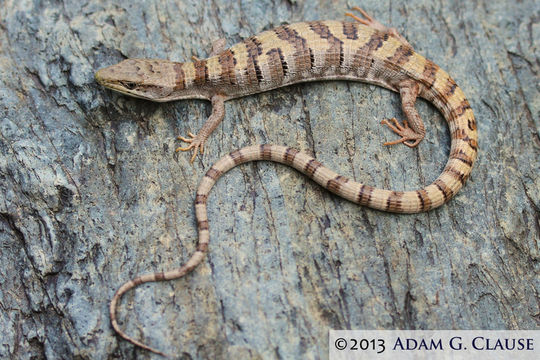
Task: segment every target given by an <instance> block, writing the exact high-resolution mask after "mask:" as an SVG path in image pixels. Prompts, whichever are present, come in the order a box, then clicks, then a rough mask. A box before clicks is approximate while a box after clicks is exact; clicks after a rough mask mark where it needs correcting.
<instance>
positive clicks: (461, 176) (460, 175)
mask: <svg viewBox="0 0 540 360" xmlns="http://www.w3.org/2000/svg"><path fill="white" fill-rule="evenodd" d="M445 171H446V172H447V173H449V174H451V175H452V177H453V178H456V179H458V180H459V182H460V183H461V185H463V184H464V183H465V180H467V179H466V178H465V175H464V174H463V173H461V172H459V171H458V170H457V169H454V168H453V167H450V168H448V169H446V170H445Z"/></svg>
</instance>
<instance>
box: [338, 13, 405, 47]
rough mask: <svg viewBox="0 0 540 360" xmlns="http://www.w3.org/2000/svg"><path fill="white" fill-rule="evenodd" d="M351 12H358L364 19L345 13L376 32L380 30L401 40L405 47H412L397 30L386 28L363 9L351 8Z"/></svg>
mask: <svg viewBox="0 0 540 360" xmlns="http://www.w3.org/2000/svg"><path fill="white" fill-rule="evenodd" d="M351 10H355V11H358V12H359V13H360V14H362V16H363V17H364V18H361V17H359V16H356V15H354V14H352V13H350V12H348V13H345V16H349V17H351V18H353V19H354V20H356V21H358V22H359V23H360V24H363V25H366V26H369V27H370V28H373V29H375V30H379V31H383V32H385V33H388V34H390V35H392V36H394V37H396V38H397V39H399V41H401V42H402V43H403V44H404V45H407V46H411V45H410V44H409V42H408V41H407V40H406V39H405V38H404V37H403V36H401V35H400V34H399V33H398V32H397V30H396V28H388V27H386V26H384V25H383V24H381V23H380V22H378V21H377V20H376V19H374V18H373V17H371V16H369V14H368V13H367V12H366V11H365V10H364V9H362V8H361V7H358V6H354V7H352V8H351Z"/></svg>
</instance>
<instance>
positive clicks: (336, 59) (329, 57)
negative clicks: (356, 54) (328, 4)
mask: <svg viewBox="0 0 540 360" xmlns="http://www.w3.org/2000/svg"><path fill="white" fill-rule="evenodd" d="M309 28H310V29H311V30H312V31H313V32H314V33H315V34H317V35H319V36H320V37H321V38H322V39H326V40H327V41H328V43H329V44H330V47H329V48H328V50H326V65H327V66H336V67H337V66H341V65H343V60H344V54H343V41H341V40H340V39H338V38H337V37H335V36H334V34H332V32H331V31H330V28H329V27H328V26H326V25H325V24H324V23H322V22H320V21H313V22H310V23H309Z"/></svg>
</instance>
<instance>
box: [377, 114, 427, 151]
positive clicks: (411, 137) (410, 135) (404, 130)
mask: <svg viewBox="0 0 540 360" xmlns="http://www.w3.org/2000/svg"><path fill="white" fill-rule="evenodd" d="M390 121H392V122H393V123H394V125H395V126H394V125H392V124H390V122H389V121H388V120H387V119H384V120H383V121H381V124H384V125H386V126H388V127H389V128H390V130H392V131H393V132H395V133H396V134H398V135H399V136H401V139H397V140H394V141H389V142H385V143H384V144H383V145H385V146H387V145H394V144H399V143H403V144H405V145H407V146H408V147H410V148H413V147H415V146H417V145H418V144H419V143H420V141H422V139H423V138H424V136H423V135H421V134H417V133H415V132H414V130H413V129H411V128H410V127H409V123H407V120H403V126H402V125H401V124H400V123H399V121H397V119H396V118H391V119H390ZM407 141H413V142H412V143H410V142H407Z"/></svg>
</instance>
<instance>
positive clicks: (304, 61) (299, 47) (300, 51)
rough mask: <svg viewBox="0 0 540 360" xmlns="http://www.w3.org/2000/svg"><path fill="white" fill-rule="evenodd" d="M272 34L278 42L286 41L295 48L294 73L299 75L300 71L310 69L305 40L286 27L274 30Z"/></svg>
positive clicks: (310, 64) (310, 63)
mask: <svg viewBox="0 0 540 360" xmlns="http://www.w3.org/2000/svg"><path fill="white" fill-rule="evenodd" d="M273 31H274V33H275V34H276V35H277V37H278V38H279V39H280V40H284V41H287V42H288V43H290V44H291V45H292V46H294V48H295V52H294V56H293V58H294V62H295V72H296V73H298V74H300V73H301V72H302V71H305V70H309V69H311V66H312V65H313V64H312V62H311V58H310V53H309V47H308V46H307V43H306V39H304V38H303V37H301V36H300V35H298V32H297V31H296V30H294V29H291V28H290V27H289V26H287V25H283V26H280V27H277V28H275V29H274V30H273Z"/></svg>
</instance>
